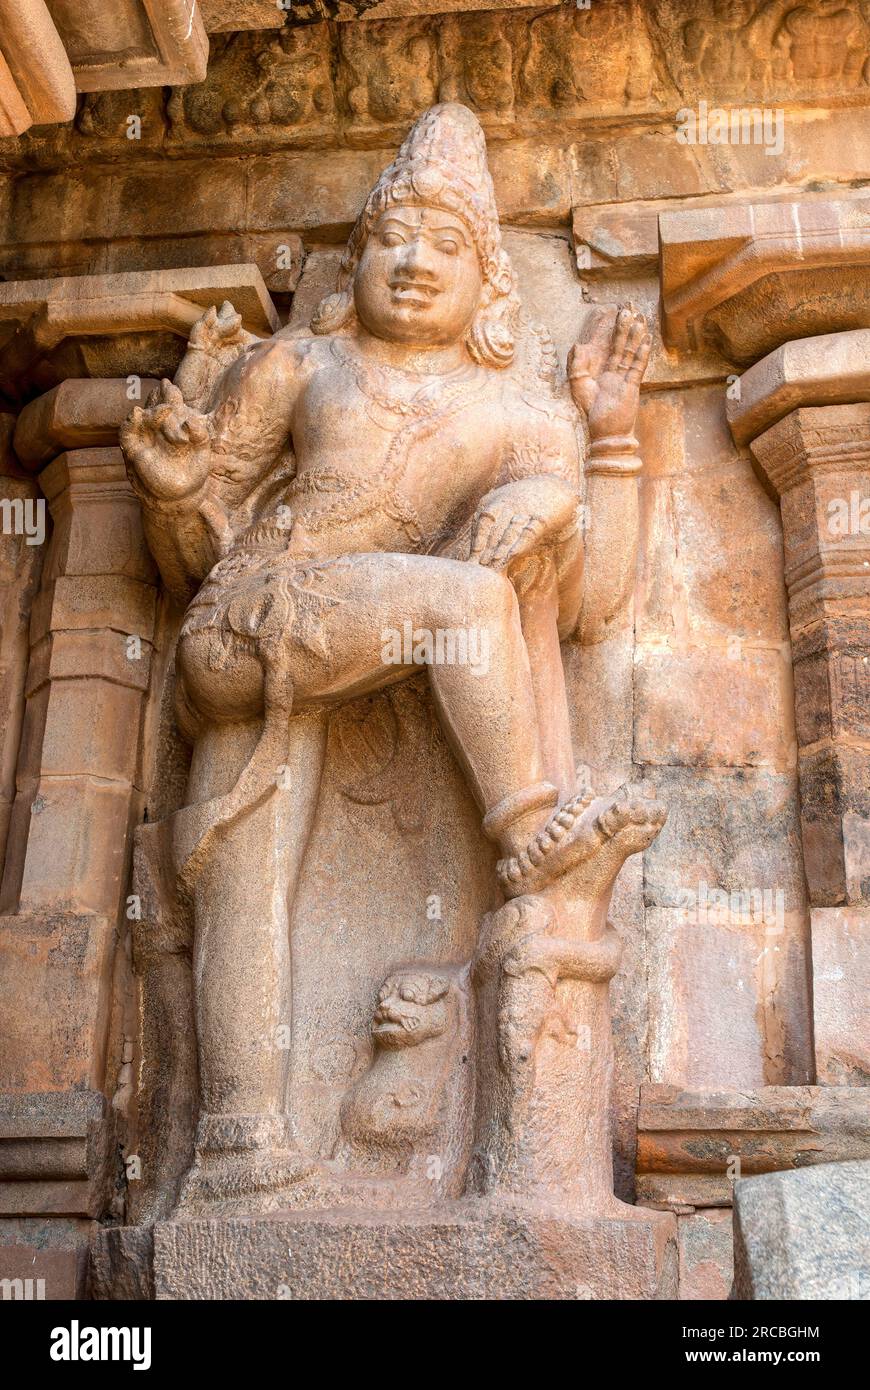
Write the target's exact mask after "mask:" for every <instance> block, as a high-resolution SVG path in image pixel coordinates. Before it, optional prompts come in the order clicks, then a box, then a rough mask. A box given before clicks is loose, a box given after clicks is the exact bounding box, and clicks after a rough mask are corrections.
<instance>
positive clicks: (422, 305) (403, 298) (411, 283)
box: [389, 277, 440, 309]
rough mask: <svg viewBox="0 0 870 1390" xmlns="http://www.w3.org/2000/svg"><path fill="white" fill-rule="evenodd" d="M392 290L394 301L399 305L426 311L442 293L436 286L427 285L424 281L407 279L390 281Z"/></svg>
mask: <svg viewBox="0 0 870 1390" xmlns="http://www.w3.org/2000/svg"><path fill="white" fill-rule="evenodd" d="M389 283H390V289H391V291H392V295H393V299H394V300H396V301H397V302H398V303H399V304H411V305H414V307H416V308H418V309H426V308H428V307H429V305H430V304H431V303H432V301H433V300H434V299H435V297H436V296H437V295H438V294H439V293H440V291H439V290H438V289H437V287H436V286H435V285H429V284H426V283H425V281H423V280H408V279H405V278H401V279H400V278H398V277H396V278H394V279H392V280H390V282H389Z"/></svg>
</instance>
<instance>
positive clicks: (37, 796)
mask: <svg viewBox="0 0 870 1390" xmlns="http://www.w3.org/2000/svg"><path fill="white" fill-rule="evenodd" d="M42 486H43V490H44V492H45V494H46V497H47V499H48V502H49V505H50V508H51V514H52V518H53V520H54V533H53V535H52V539H51V543H50V546H49V550H48V554H47V556H46V565H45V572H44V575H43V583H42V588H41V590H40V592H39V594H38V596H37V598H36V601H35V603H34V607H33V613H32V616H31V652H30V662H29V667H28V673H27V685H26V696H27V708H26V712H25V717H24V728H23V732H22V741H21V751H20V756H19V764H18V775H17V795H16V799H15V804H14V806H13V809H12V816H11V822H10V831H9V841H8V846H7V855H6V865H5V871H4V875H3V886H2V898H0V906H2V910H3V911H4V912H5V913H6V914H10V915H8V916H7V917H6V918H5V920H4V923H3V926H4V929H5V930H4V937H5V940H4V951H3V966H4V967H5V968H7V969H9V970H10V971H14V974H15V991H14V996H15V1000H16V1001H17V1009H16V1012H15V1014H13V1026H12V1030H11V1037H8V1039H7V1051H6V1060H5V1064H4V1071H5V1075H4V1077H3V1082H4V1085H5V1087H7V1088H10V1089H16V1090H17V1089H30V1090H42V1089H53V1088H65V1087H82V1086H90V1087H93V1088H94V1089H100V1088H101V1086H102V1084H103V1079H104V1066H105V1046H106V1032H107V1023H108V1012H109V1007H110V985H111V970H112V957H113V951H114V940H115V930H116V923H117V919H118V915H119V911H120V908H121V905H122V902H123V898H124V893H125V889H126V873H127V863H126V860H127V835H126V830H127V827H128V824H129V822H130V819H131V816H133V815H134V814H135V813H136V812H137V811H138V806H137V798H136V791H135V774H136V763H137V755H138V742H139V724H140V714H141V706H142V696H143V692H144V691H145V690H146V689H147V685H148V672H149V661H150V651H151V638H152V635H153V623H154V605H155V579H154V570H153V566H152V563H151V560H150V557H149V555H148V551H147V548H146V546H145V542H144V538H143V536H142V531H141V524H140V520H139V512H138V503H137V501H136V498H135V497H134V495H133V492H132V489H131V488H130V486H129V483H128V482H127V477H126V472H125V469H124V464H123V459H122V458H121V455H120V452H119V451H118V450H117V449H81V450H74V451H71V452H69V453H66V454H62V455H61V456H60V457H59V458H58V459H56V460H55V461H54V462H53V463H52V464H50V465H49V467H48V468H47V469H46V470H45V472H44V473H43V475H42ZM129 639H132V640H129ZM12 1007H13V1008H15V1005H14V1004H13V1005H12ZM16 1025H17V1026H16ZM19 1028H20V1034H19ZM35 1038H39V1039H41V1041H40V1042H39V1043H38V1045H36V1046H35V1045H34V1040H35Z"/></svg>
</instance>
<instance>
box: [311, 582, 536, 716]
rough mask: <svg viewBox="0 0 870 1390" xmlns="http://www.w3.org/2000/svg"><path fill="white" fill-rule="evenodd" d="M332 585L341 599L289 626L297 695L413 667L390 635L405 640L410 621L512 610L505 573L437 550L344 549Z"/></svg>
mask: <svg viewBox="0 0 870 1390" xmlns="http://www.w3.org/2000/svg"><path fill="white" fill-rule="evenodd" d="M329 588H330V591H331V593H332V594H333V595H334V596H335V597H336V598H337V599H339V601H338V602H336V603H335V604H333V605H329V606H327V607H325V608H323V609H322V610H319V611H318V612H317V613H316V615H315V617H314V619H313V620H312V618H311V615H310V614H309V615H306V618H305V619H304V620H303V621H301V622H300V623H299V624H298V626H297V631H296V633H295V634H294V636H295V642H294V652H293V679H294V685H295V690H296V697H297V699H299V700H313V701H316V700H323V699H326V700H329V699H335V698H340V697H347V696H349V695H353V694H361V693H365V692H367V691H371V690H376V689H379V688H381V687H382V686H384V685H387V684H390V683H392V682H393V681H395V680H397V679H401V678H402V677H403V676H405V675H407V674H408V672H409V671H411V670H418V669H419V666H415V665H413V664H409V665H403V664H402V662H401V661H397V660H395V654H394V653H395V637H396V636H398V637H399V638H400V639H403V640H402V642H401V645H402V646H405V645H406V644H405V642H404V638H405V635H406V632H407V629H408V625H409V626H410V630H411V631H412V632H413V631H415V630H417V629H425V630H428V631H430V632H435V631H436V630H438V629H444V628H468V627H473V626H476V625H481V624H483V623H486V624H487V625H490V626H492V625H496V626H497V625H499V624H502V623H507V622H510V621H511V619H512V617H513V616H514V615H515V613H516V599H515V596H514V591H513V588H512V586H511V584H510V582H509V581H508V580H507V579H505V578H504V576H502V575H500V574H496V573H495V572H494V571H492V570H488V569H485V568H483V567H481V566H479V565H475V564H470V563H467V562H463V561H459V560H449V559H446V558H442V557H441V556H436V555H394V554H387V555H354V556H348V557H346V568H342V569H341V570H340V571H339V572H337V573H336V575H335V577H334V578H332V577H331V578H330V584H329ZM391 649H392V650H391ZM387 652H389V653H390V659H385V653H387Z"/></svg>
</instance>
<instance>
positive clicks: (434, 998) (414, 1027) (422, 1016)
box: [372, 970, 450, 1048]
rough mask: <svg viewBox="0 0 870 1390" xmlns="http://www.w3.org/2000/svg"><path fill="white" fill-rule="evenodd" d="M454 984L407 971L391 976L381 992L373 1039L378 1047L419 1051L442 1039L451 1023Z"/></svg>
mask: <svg viewBox="0 0 870 1390" xmlns="http://www.w3.org/2000/svg"><path fill="white" fill-rule="evenodd" d="M449 992H450V980H449V979H448V978H447V977H446V976H445V975H425V974H421V973H420V972H419V971H414V970H403V971H397V972H396V973H395V974H393V975H389V976H388V977H387V979H386V980H385V981H384V983H383V984H382V985H381V988H380V990H379V992H378V1004H377V1008H376V1009H375V1012H374V1015H373V1017H372V1037H373V1038H374V1041H375V1044H376V1046H378V1047H388V1048H400V1047H417V1046H419V1044H420V1043H423V1042H427V1041H428V1039H429V1038H437V1037H439V1036H440V1035H441V1034H442V1033H443V1032H444V1031H445V1029H446V1028H447V1026H448V1024H449V1022H450V1008H449V1001H448V995H449Z"/></svg>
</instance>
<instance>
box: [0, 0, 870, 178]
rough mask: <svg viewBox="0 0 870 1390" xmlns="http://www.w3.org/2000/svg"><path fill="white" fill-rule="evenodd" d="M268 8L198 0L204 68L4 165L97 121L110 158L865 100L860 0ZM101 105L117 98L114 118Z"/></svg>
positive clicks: (388, 1) (542, 130)
mask: <svg viewBox="0 0 870 1390" xmlns="http://www.w3.org/2000/svg"><path fill="white" fill-rule="evenodd" d="M40 3H41V0H40ZM66 3H67V0H57V4H58V5H61V6H63V5H65V4H66ZM143 3H144V0H143ZM164 3H167V4H168V3H170V0H159V3H158V0H148V5H147V6H145V8H146V9H147V10H148V12H149V14H150V13H151V11H152V10H154V12H155V13H156V12H157V9H158V8H159V4H164ZM171 3H175V4H179V5H183V4H186V3H187V0H171ZM400 12H401V17H398V15H399V14H400ZM88 13H90V10H89V11H88ZM281 13H282V12H281V10H280V9H279V7H278V5H277V3H275V4H272V0H233V3H227V4H223V3H221V0H211V3H210V4H209V5H207V6H206V7H205V10H204V15H205V25H206V27H207V28H208V30H209V31H210V33H211V40H210V44H211V47H210V56H209V64H208V72H207V75H206V77H205V80H204V81H203V82H197V81H196V79H195V78H193V81H194V85H192V86H191V85H185V84H186V83H189V82H190V80H191V79H190V78H185V77H183V76H181V77H179V76H175V75H174V73H173V72H170V71H167V72H166V73H164V75H163V76H162V77H161V79H160V81H161V82H162V83H164V84H168V83H170V82H175V83H176V86H175V90H174V92H173V93H172V94H171V95H169V96H168V98H167V99H166V103H165V104H164V105H163V107H162V108H161V109H159V110H157V111H155V110H154V107H153V101H152V99H151V98H152V97H153V95H154V94H153V93H146V92H144V91H137V92H130V91H127V92H124V93H123V95H121V94H120V93H119V94H118V95H117V97H114V96H113V97H111V98H109V97H108V95H107V94H106V93H104V94H103V95H102V96H101V98H100V104H101V109H102V108H103V107H106V111H107V114H106V113H104V118H103V119H102V120H101V121H100V120H97V121H94V120H93V119H91V118H90V116H88V117H87V118H86V119H84V120H83V119H82V117H81V113H80V117H79V120H78V121H77V122H76V124H75V127H74V128H72V129H70V128H69V127H61V128H55V129H54V130H48V131H36V132H34V133H32V134H30V135H29V136H28V137H26V138H25V139H24V141H23V142H22V141H9V142H8V144H6V145H5V146H4V145H3V144H0V154H2V155H3V156H4V157H5V159H6V161H7V162H11V163H13V164H14V163H15V162H16V161H20V160H27V161H33V160H34V159H39V158H40V157H44V158H51V159H53V160H58V159H61V160H62V159H64V158H74V157H75V156H76V154H77V153H78V152H80V150H81V145H80V142H79V140H78V136H79V135H82V134H85V135H88V136H90V137H91V143H92V144H93V143H94V142H95V140H96V139H99V138H100V136H105V137H106V149H105V153H106V155H107V157H117V158H120V157H122V156H123V157H128V158H129V156H130V154H131V153H133V154H135V153H137V152H139V151H140V150H145V149H146V148H151V149H153V148H154V146H155V143H156V144H158V145H165V146H166V147H167V148H168V149H171V150H172V151H173V153H176V152H181V151H183V150H184V149H185V148H186V147H191V148H192V149H194V150H195V149H198V148H200V147H202V146H204V145H205V144H208V147H209V149H210V150H214V151H217V152H220V151H221V150H226V151H229V150H232V149H234V148H242V149H250V150H254V149H264V150H267V149H274V148H294V147H305V146H309V145H310V146H313V147H330V146H334V145H343V144H344V145H350V146H356V147H366V146H371V147H383V146H388V145H390V144H392V143H394V141H395V140H397V139H399V138H401V135H402V133H403V131H404V129H405V128H406V126H407V123H408V121H409V120H410V119H412V117H413V115H414V114H415V113H416V112H417V111H419V110H420V109H421V108H422V107H423V106H425V105H426V104H427V103H429V102H432V101H439V100H440V101H445V100H447V101H455V100H458V101H462V102H463V103H465V104H466V105H468V106H470V107H471V108H472V109H473V110H474V111H475V113H476V114H477V115H478V117H479V119H480V120H481V122H482V124H483V126H484V128H485V130H486V132H487V134H488V135H489V136H490V137H493V136H494V137H504V138H507V137H509V136H512V135H517V134H520V135H522V134H531V135H538V134H546V133H547V132H556V131H557V132H559V134H560V135H561V133H562V132H563V131H567V132H568V133H571V134H582V132H583V131H584V129H585V128H586V126H587V125H588V122H589V121H590V120H596V119H604V120H609V121H612V120H614V119H618V118H620V117H624V118H626V119H635V118H636V117H638V116H660V117H662V118H666V119H670V118H672V117H673V116H674V115H675V113H677V112H678V111H680V110H682V109H684V108H688V109H692V108H694V107H697V106H698V104H699V103H701V102H706V103H707V105H708V107H709V108H711V109H713V108H716V107H717V106H722V105H725V106H728V105H733V104H734V103H735V102H738V101H739V102H740V104H741V106H742V105H744V104H745V103H756V104H758V103H761V104H764V103H769V102H770V100H771V93H774V94H775V97H776V102H777V105H778V107H779V106H786V107H787V106H788V105H790V104H806V103H807V102H810V103H816V104H817V103H819V102H822V103H823V104H824V105H826V106H844V105H850V104H859V105H860V104H863V103H864V102H866V101H867V100H868V98H870V21H868V14H870V9H868V5H867V3H866V0H837V3H836V5H832V3H831V0H808V2H807V3H803V4H795V3H794V0H766V3H759V2H758V0H737V3H733V4H732V3H729V4H728V5H719V4H717V5H716V13H715V16H713V17H711V16H710V14H709V6H708V4H707V3H706V0H680V3H679V4H677V3H676V0H665V3H663V4H661V5H657V6H650V5H644V4H642V3H640V0H607V3H595V4H592V5H590V6H589V7H588V8H578V7H576V6H575V5H574V4H569V3H567V0H565V2H564V3H561V4H552V3H550V4H541V5H537V6H529V5H526V4H519V3H509V2H508V0H502V3H498V0H486V3H485V5H484V4H482V3H480V4H479V3H477V0H462V3H461V4H460V3H453V0H413V3H411V4H404V3H403V4H402V5H401V6H399V5H398V4H394V3H393V0H377V2H376V3H374V4H368V3H366V0H294V3H293V6H292V9H291V10H290V11H289V12H287V13H285V14H284V19H283V22H282V23H276V19H278V20H280V18H281ZM349 20H353V21H354V22H353V23H351V22H344V21H349ZM118 71H121V69H117V70H113V75H112V77H111V80H109V78H108V76H106V78H105V80H103V79H102V78H101V80H100V81H99V82H97V81H95V80H94V81H90V82H83V81H82V79H81V77H80V78H79V83H78V85H79V87H80V89H84V88H85V87H87V88H88V89H93V88H94V87H100V88H107V87H117V86H118V85H119V82H120V81H121V80H122V79H120V78H119V77H118ZM106 72H108V69H106ZM123 72H124V73H126V74H127V75H126V77H125V78H123V80H124V81H125V83H126V84H128V85H130V86H132V85H133V84H134V83H135V82H139V84H140V86H141V87H143V88H145V87H149V86H153V80H152V77H151V76H149V75H148V73H146V72H145V70H144V69H143V70H142V71H141V72H140V71H139V70H138V69H137V70H134V69H131V68H130V67H129V65H128V64H124V65H123ZM179 84H180V85H179ZM137 100H138V105H137V104H136V103H137ZM118 103H120V104H118ZM93 104H94V103H93V101H91V103H90V106H89V108H88V110H89V111H90V110H91V108H92V107H93ZM109 106H111V107H112V110H114V107H115V106H117V113H116V114H117V120H116V121H114V122H113V120H112V118H111V113H110V112H108V107H109ZM131 114H139V115H140V116H141V117H142V122H143V138H142V140H141V141H140V142H139V143H137V144H135V145H133V143H132V141H130V142H127V141H125V142H124V145H123V146H122V145H120V143H119V139H118V131H119V130H120V133H121V135H124V134H125V125H124V122H125V120H126V118H127V116H129V115H131ZM146 126H147V127H148V129H147V131H146V130H145V129H144V127H146ZM711 143H715V142H714V140H712V139H711Z"/></svg>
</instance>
